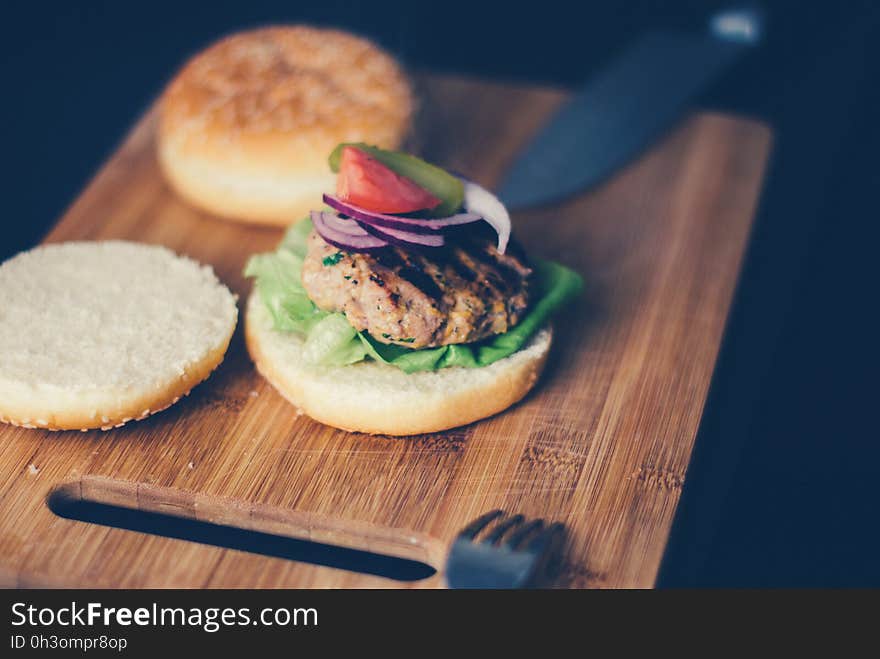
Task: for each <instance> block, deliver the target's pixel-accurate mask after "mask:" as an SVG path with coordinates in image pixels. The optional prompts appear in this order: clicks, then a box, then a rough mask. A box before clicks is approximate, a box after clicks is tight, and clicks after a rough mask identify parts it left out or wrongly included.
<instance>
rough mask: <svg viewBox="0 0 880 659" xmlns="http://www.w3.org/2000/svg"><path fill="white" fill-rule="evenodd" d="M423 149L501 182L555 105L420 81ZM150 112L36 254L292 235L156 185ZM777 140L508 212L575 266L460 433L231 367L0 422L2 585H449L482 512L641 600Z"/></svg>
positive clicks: (741, 123) (740, 128)
mask: <svg viewBox="0 0 880 659" xmlns="http://www.w3.org/2000/svg"><path fill="white" fill-rule="evenodd" d="M421 87H422V98H423V103H422V108H423V110H422V115H421V117H420V119H419V128H418V131H417V137H416V141H417V147H418V148H419V150H420V151H421V152H422V153H423V154H424V155H425V156H426V157H428V158H429V159H431V160H436V161H438V162H440V163H442V164H443V165H446V166H448V167H450V168H453V169H455V170H457V171H460V172H463V173H464V174H466V175H469V176H471V177H472V178H474V179H476V180H478V181H481V182H483V183H485V184H489V185H493V184H494V183H495V182H496V181H497V180H498V178H499V176H500V174H501V172H502V171H503V168H504V167H505V165H506V164H507V163H508V162H509V161H510V160H511V158H512V157H513V155H514V154H515V152H516V151H517V149H518V148H519V147H520V146H521V145H522V144H523V143H524V142H525V140H527V138H528V137H529V136H530V135H531V134H532V133H533V132H534V131H535V130H536V129H537V127H538V126H539V125H540V124H541V122H542V121H543V120H544V119H545V118H546V117H547V116H548V114H549V113H550V112H551V111H552V110H553V109H554V108H555V107H557V106H558V104H559V103H560V102H561V101H562V100H563V99H564V98H565V95H564V93H562V92H559V91H554V90H548V89H540V88H534V87H516V86H508V85H500V84H489V83H486V82H479V81H474V80H464V79H459V78H439V77H432V78H428V79H424V80H422V81H421ZM154 129H155V116H154V113H153V112H151V113H148V114H147V115H146V116H145V117H144V118H143V119H142V120H141V121H140V122H139V123H138V125H137V126H136V127H135V128H134V130H133V131H132V133H131V134H130V136H129V137H128V138H127V139H126V141H125V142H124V144H123V145H122V147H121V148H120V150H119V151H118V152H117V153H116V154H115V155H114V156H113V157H112V158H111V159H110V161H109V162H108V163H107V164H106V165H105V166H104V168H103V169H102V170H101V171H100V172H99V174H98V175H97V176H96V177H95V179H94V180H93V181H92V182H91V184H90V185H89V186H88V187H87V188H86V189H85V191H84V192H83V193H82V195H81V196H80V197H79V198H78V199H77V200H76V202H75V203H74V204H73V206H72V207H71V208H70V210H69V211H68V212H67V213H66V214H65V215H64V217H63V218H62V219H61V221H60V222H59V223H58V224H57V225H56V226H55V228H54V229H53V230H52V231H51V232H50V234H49V235H48V237H47V241H49V242H56V241H64V240H101V239H106V238H125V239H129V240H136V241H142V242H147V243H159V244H163V245H167V246H168V247H170V248H172V249H174V250H176V251H178V252H181V253H185V254H188V255H190V256H192V257H194V258H196V259H198V260H200V261H203V262H205V263H209V264H211V265H212V266H213V267H214V268H215V270H216V272H217V274H218V275H219V276H220V278H221V279H222V280H223V281H225V282H226V283H227V284H228V285H229V286H230V287H231V288H232V289H233V290H234V291H236V292H237V293H238V294H239V296H240V300H239V302H240V304H241V303H243V302H244V300H245V299H246V297H247V295H248V294H249V292H250V284H249V282H246V281H245V280H244V279H243V278H242V276H241V271H242V267H243V265H244V263H245V261H246V259H247V258H248V256H249V255H250V254H252V253H254V252H259V251H265V250H271V249H272V248H273V247H274V245H275V243H276V242H277V241H278V240H279V238H280V235H281V234H280V232H279V231H276V230H270V229H259V228H249V227H243V226H237V225H235V224H232V223H228V222H224V221H221V220H217V219H215V218H212V217H210V216H208V215H206V214H204V213H201V212H199V211H197V210H194V209H193V208H191V207H189V206H187V205H186V204H185V203H184V202H182V201H181V200H180V199H178V198H177V197H175V196H174V194H173V193H172V192H171V191H170V190H169V188H168V186H166V185H165V183H164V181H163V179H162V177H161V175H160V172H159V170H158V168H157V164H156V158H155V153H154ZM770 141H771V140H770V133H769V131H768V129H767V128H766V127H765V126H763V125H761V124H759V123H756V122H754V121H749V120H744V119H741V118H735V117H729V116H723V115H718V114H698V115H695V116H692V117H690V118H689V119H687V120H686V121H685V122H683V124H682V125H681V126H680V127H679V128H678V129H677V130H675V131H674V132H673V133H672V134H671V135H670V136H669V137H668V138H667V139H666V140H665V141H663V142H662V143H661V144H659V145H658V146H656V147H655V148H654V149H652V150H651V151H650V152H649V153H647V154H646V155H645V156H644V157H642V158H641V159H640V160H639V161H638V162H636V163H634V164H633V165H631V166H630V167H628V168H626V169H625V170H624V171H622V172H620V173H619V174H618V175H617V176H616V177H615V178H614V179H613V180H611V181H609V182H608V183H607V184H605V185H604V186H602V187H601V188H599V189H597V190H595V191H593V192H591V193H590V194H588V195H584V196H583V197H582V198H579V199H577V200H574V201H572V202H570V203H566V204H563V205H558V206H555V207H553V208H546V209H543V210H541V211H540V212H532V213H527V214H517V215H516V216H515V217H514V222H515V230H516V232H517V233H518V234H519V236H520V237H521V239H522V241H523V242H524V243H525V244H526V245H527V246H528V247H529V249H530V250H531V251H532V252H533V253H534V254H536V255H541V256H546V257H552V258H555V259H557V260H559V261H561V262H563V263H565V264H567V265H569V266H572V267H574V268H576V269H577V270H579V271H580V272H581V273H582V274H583V275H584V277H585V279H586V282H587V289H586V292H585V294H584V296H583V299H582V300H581V301H580V302H579V303H578V304H574V305H571V307H570V308H569V309H567V310H566V311H565V312H564V313H563V314H562V315H560V316H559V317H558V321H557V332H556V339H555V343H554V348H553V352H552V355H551V358H550V361H549V364H548V368H547V370H546V373H545V375H544V377H543V378H542V380H541V381H540V383H539V385H538V387H537V388H536V389H535V390H534V391H533V392H532V394H531V395H529V396H528V397H527V398H526V400H525V401H523V402H522V403H521V404H519V405H517V406H516V407H515V408H513V409H510V410H508V411H507V412H505V413H503V414H501V415H499V416H497V417H495V418H493V419H490V420H486V421H482V422H479V423H476V424H473V425H471V426H468V427H465V428H460V429H457V430H454V431H450V432H444V433H438V434H434V435H424V436H416V437H412V438H402V439H395V438H389V437H372V436H367V435H359V434H348V433H345V432H341V431H337V430H334V429H331V428H328V427H325V426H322V425H320V424H317V423H315V422H313V421H311V420H309V419H308V418H306V417H304V416H298V415H297V413H296V410H295V409H294V408H293V407H292V406H291V405H290V404H288V403H287V402H286V401H285V400H284V399H283V398H282V397H281V396H279V395H278V394H277V393H275V391H274V390H273V389H272V388H271V387H270V386H269V385H268V384H267V383H265V382H264V381H263V380H262V379H261V378H260V377H259V376H258V375H257V374H256V372H255V371H254V368H253V366H252V365H251V363H250V361H249V359H248V357H247V354H246V352H245V349H244V345H243V341H242V332H241V327H239V329H238V330H237V331H236V335H235V337H234V339H233V341H232V345H231V347H230V350H229V353H228V355H227V357H226V361H225V362H224V363H223V365H222V366H221V367H220V368H219V370H218V371H217V372H216V373H215V374H214V375H213V376H212V377H211V378H210V379H209V380H208V381H207V382H205V383H203V384H202V385H200V386H199V387H197V388H196V389H195V390H194V391H193V393H192V394H191V395H190V396H189V397H188V398H186V399H184V400H182V401H181V402H180V403H179V404H177V405H175V406H173V407H172V408H171V409H169V410H167V411H165V412H162V413H161V414H158V415H156V416H154V417H151V418H149V419H147V420H145V421H141V422H137V423H131V424H128V425H127V426H125V427H124V428H121V429H117V430H113V431H110V432H100V431H95V432H86V433H80V432H61V433H50V432H46V431H40V430H26V429H20V428H14V427H11V426H2V427H0V446H2V457H0V583H2V584H4V585H12V586H14V585H19V586H96V587H126V588H133V587H134V588H136V587H307V586H317V587H396V586H408V587H438V586H442V585H443V583H444V582H443V575H442V566H443V562H444V558H445V553H446V549H447V547H448V544H449V542H450V540H451V539H452V538H453V536H454V535H455V533H456V532H457V530H458V529H460V528H461V527H462V526H464V525H465V523H466V522H467V521H469V520H470V519H472V518H474V517H476V516H477V515H479V514H480V513H483V512H485V511H488V510H490V509H493V508H499V507H500V508H504V509H507V510H511V511H520V512H522V513H525V514H527V515H532V516H540V517H544V518H547V519H552V520H560V521H563V522H564V523H565V524H566V525H567V526H568V529H569V537H568V543H567V550H566V551H567V553H566V560H565V564H564V566H563V568H562V570H561V572H560V574H559V575H558V578H557V585H559V586H566V587H650V586H652V585H653V583H654V580H655V578H656V575H657V571H658V567H659V564H660V560H661V557H662V555H663V551H664V547H665V545H666V542H667V538H668V535H669V531H670V526H671V524H672V520H673V516H674V514H675V510H676V506H677V504H678V501H679V497H680V494H681V489H682V486H683V484H684V483H685V479H686V472H687V465H688V462H689V458H690V455H691V449H692V447H693V443H694V438H695V436H696V432H697V427H698V424H699V421H700V416H701V413H702V411H703V406H704V403H705V400H706V395H707V390H708V388H709V382H710V378H711V375H712V370H713V366H714V363H715V359H716V355H717V354H718V349H719V344H720V342H721V338H722V332H723V329H724V325H725V319H726V318H727V313H728V309H729V307H730V302H731V298H732V295H733V291H734V287H735V284H736V279H737V273H738V270H739V268H740V263H741V260H742V257H743V252H744V249H745V246H746V241H747V237H748V234H749V228H750V226H751V223H752V216H753V213H754V210H755V205H756V201H757V198H758V194H759V190H760V187H761V179H762V175H763V171H764V166H765V161H766V159H767V155H768V151H769V148H770ZM52 492H59V493H60V495H59V496H63V497H66V498H68V499H70V500H77V499H80V498H81V499H84V500H88V501H97V502H103V503H110V504H114V505H118V506H122V507H127V508H135V509H141V510H146V511H155V512H162V513H166V514H170V515H176V516H182V517H191V518H196V519H200V520H207V521H212V522H220V523H223V524H228V525H231V526H237V527H241V528H247V529H257V530H260V531H264V532H269V533H273V534H278V535H283V536H288V537H294V538H304V539H312V540H316V541H319V542H324V543H330V544H335V545H341V546H346V547H355V548H360V549H366V550H370V551H375V552H379V553H385V554H390V555H393V556H400V557H404V558H410V559H415V560H419V561H424V562H426V563H428V564H429V565H432V566H434V567H436V568H438V570H439V572H438V573H437V574H436V575H435V576H432V577H429V578H427V579H423V580H420V581H415V582H406V583H404V582H399V581H395V580H391V579H388V578H383V577H379V576H375V575H365V574H361V573H355V572H349V571H345V570H341V569H336V568H332V567H327V566H318V565H314V564H310V563H301V562H295V561H289V560H284V559H281V558H273V557H269V556H263V555H258V554H253V553H249V552H244V551H238V550H233V549H228V548H220V547H215V546H210V545H205V544H198V543H194V542H189V541H186V540H180V539H172V538H169V537H162V536H158V535H149V534H144V533H140V532H134V531H130V530H122V529H119V528H112V527H108V526H102V525H97V524H91V523H87V522H83V521H73V520H70V519H65V518H62V517H59V516H57V515H55V514H54V513H53V512H52V511H51V510H50V509H49V507H48V506H47V503H46V501H47V497H48V496H49V495H50V494H51V493H52Z"/></svg>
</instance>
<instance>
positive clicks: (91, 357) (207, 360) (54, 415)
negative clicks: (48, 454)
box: [0, 241, 238, 430]
mask: <svg viewBox="0 0 880 659" xmlns="http://www.w3.org/2000/svg"><path fill="white" fill-rule="evenodd" d="M237 314H238V312H237V309H236V305H235V298H234V296H233V295H232V293H230V292H229V290H228V289H227V288H226V287H225V286H224V285H223V284H221V283H220V282H219V281H218V280H217V278H216V277H215V276H214V273H213V271H212V270H211V268H210V267H208V266H203V265H200V264H198V263H196V262H195V261H193V260H191V259H188V258H184V257H179V256H177V255H175V254H174V253H173V252H171V251H169V250H168V249H165V248H164V247H158V246H150V245H142V244H136V243H128V242H119V241H109V242H71V243H62V244H55V245H45V246H42V247H37V248H36V249H33V250H31V251H29V252H23V253H21V254H19V255H17V256H15V257H14V258H12V259H10V260H8V261H6V262H5V263H3V264H2V265H0V419H2V420H3V421H7V422H11V423H15V424H17V425H23V426H30V427H41V428H49V429H53V430H54V429H86V428H105V429H106V428H109V427H112V426H115V425H119V424H122V423H124V422H126V421H128V420H130V419H133V418H142V417H145V416H147V415H148V414H151V413H153V412H156V411H159V410H161V409H163V408H165V407H168V406H169V405H170V404H171V403H173V402H174V401H176V400H177V399H178V398H179V397H180V396H182V395H184V394H185V393H187V392H188V391H189V390H190V389H191V388H192V387H193V386H194V385H195V384H197V383H198V382H200V381H201V380H203V379H205V378H206V377H207V376H208V375H209V374H210V373H211V371H212V370H213V369H214V368H215V367H216V366H217V365H218V364H219V363H220V362H221V361H222V360H223V355H224V353H225V351H226V348H227V346H228V344H229V340H230V338H231V336H232V332H233V330H234V329H235V324H236V319H237Z"/></svg>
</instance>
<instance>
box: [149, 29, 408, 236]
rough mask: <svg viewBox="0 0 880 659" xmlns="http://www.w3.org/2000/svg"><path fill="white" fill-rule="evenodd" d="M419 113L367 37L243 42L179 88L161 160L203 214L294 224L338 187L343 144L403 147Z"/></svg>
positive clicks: (173, 88)
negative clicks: (334, 164)
mask: <svg viewBox="0 0 880 659" xmlns="http://www.w3.org/2000/svg"><path fill="white" fill-rule="evenodd" d="M412 110H413V100H412V93H411V91H410V85H409V83H408V81H407V79H406V77H405V76H404V74H403V72H402V71H401V69H400V67H399V66H398V65H397V63H396V62H395V61H394V59H393V58H392V57H391V56H389V55H388V54H387V53H385V52H384V51H382V50H380V49H379V48H378V47H376V46H375V45H373V44H372V43H370V42H369V41H367V40H366V39H362V38H360V37H356V36H354V35H352V34H348V33H346V32H340V31H337V30H325V29H317V28H312V27H307V26H279V27H269V28H263V29H258V30H252V31H248V32H242V33H239V34H234V35H232V36H229V37H227V38H225V39H222V40H221V41H219V42H217V43H215V44H214V45H212V46H210V47H209V48H208V49H207V50H205V51H203V52H201V53H199V54H198V55H196V56H195V57H194V58H193V59H192V60H191V61H190V62H189V63H187V64H186V66H185V67H184V68H183V69H182V70H181V71H180V73H179V74H178V75H177V77H176V78H174V80H173V81H172V82H171V83H170V85H169V87H168V89H167V90H166V92H165V93H164V95H163V97H162V100H161V105H160V118H159V135H158V152H159V162H160V164H161V167H162V169H163V171H164V173H165V175H166V178H167V179H168V181H169V182H170V183H171V185H172V186H173V187H174V188H175V189H176V190H177V192H178V193H179V194H180V195H181V196H182V197H184V198H185V199H187V200H188V201H190V202H191V203H192V204H194V205H195V206H198V207H199V208H202V209H204V210H207V211H209V212H211V213H213V214H216V215H219V216H222V217H226V218H231V219H238V220H242V221H248V222H255V223H260V224H269V225H277V226H287V225H289V224H290V223H291V222H293V221H295V220H297V219H298V218H300V217H302V216H304V215H306V214H307V213H308V211H309V210H310V209H311V208H314V205H315V199H321V194H322V193H323V192H330V191H332V190H333V189H334V188H335V178H336V177H335V175H334V174H332V173H331V172H330V169H329V166H328V164H327V157H328V156H329V154H330V152H331V151H332V150H333V148H334V147H335V146H336V145H337V144H339V143H340V142H369V143H370V144H375V145H377V146H380V147H383V148H391V149H393V148H396V147H398V146H399V145H400V144H401V142H402V141H403V139H404V137H405V135H406V133H407V132H408V130H409V123H410V116H411V114H412Z"/></svg>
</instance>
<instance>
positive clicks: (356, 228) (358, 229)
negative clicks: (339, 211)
mask: <svg viewBox="0 0 880 659" xmlns="http://www.w3.org/2000/svg"><path fill="white" fill-rule="evenodd" d="M321 219H322V220H323V222H324V224H326V225H327V226H328V227H330V228H331V229H333V230H334V231H340V232H342V233H344V234H345V235H347V236H369V235H370V234H369V233H367V232H366V231H364V228H363V227H362V226H361V225H360V224H358V223H357V222H356V221H355V220H352V219H351V218H347V217H339V216H338V215H336V213H324V215H323V217H322V218H321Z"/></svg>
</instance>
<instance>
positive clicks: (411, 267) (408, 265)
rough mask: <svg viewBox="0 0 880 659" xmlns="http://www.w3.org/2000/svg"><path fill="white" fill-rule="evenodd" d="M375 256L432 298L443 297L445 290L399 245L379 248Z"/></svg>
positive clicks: (385, 265)
mask: <svg viewBox="0 0 880 659" xmlns="http://www.w3.org/2000/svg"><path fill="white" fill-rule="evenodd" d="M374 258H375V259H376V262H377V263H379V264H380V265H382V266H384V267H386V268H388V269H389V270H391V271H392V272H393V273H394V274H396V275H397V276H399V277H401V278H402V279H405V280H407V281H408V282H409V283H410V284H412V285H413V286H415V287H416V288H417V289H419V290H420V291H421V292H422V293H424V294H425V295H427V296H428V297H430V298H431V299H433V300H435V301H436V302H439V301H440V299H441V298H442V297H443V291H442V290H441V289H440V287H439V286H438V285H437V282H435V281H434V279H433V278H431V277H430V276H429V275H428V274H427V273H425V272H424V271H423V270H422V268H421V267H420V266H418V265H417V264H416V263H414V262H413V260H412V259H411V258H410V257H409V255H408V254H407V253H406V252H404V251H403V250H402V249H400V248H399V247H392V248H391V249H383V250H379V251H378V252H376V253H375V255H374Z"/></svg>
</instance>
